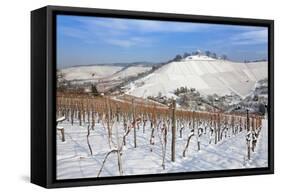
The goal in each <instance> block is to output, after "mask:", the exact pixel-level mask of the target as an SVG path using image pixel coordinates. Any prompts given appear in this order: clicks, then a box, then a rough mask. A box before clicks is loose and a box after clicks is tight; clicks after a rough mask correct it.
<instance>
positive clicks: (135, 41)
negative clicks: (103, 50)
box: [106, 37, 151, 48]
mask: <svg viewBox="0 0 281 194" xmlns="http://www.w3.org/2000/svg"><path fill="white" fill-rule="evenodd" d="M106 42H107V43H108V44H111V45H115V46H119V47H123V48H129V47H132V46H148V45H150V44H151V40H150V39H148V38H145V37H128V38H123V39H122V38H111V39H106Z"/></svg>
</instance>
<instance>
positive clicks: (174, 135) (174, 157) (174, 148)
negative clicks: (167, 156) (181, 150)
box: [171, 100, 176, 162]
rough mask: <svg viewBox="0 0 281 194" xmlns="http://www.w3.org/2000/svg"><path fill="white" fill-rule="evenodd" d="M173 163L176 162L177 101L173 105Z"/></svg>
mask: <svg viewBox="0 0 281 194" xmlns="http://www.w3.org/2000/svg"><path fill="white" fill-rule="evenodd" d="M171 153H172V154H171V156H172V162H175V161H176V101H175V100H173V103H172V150H171Z"/></svg>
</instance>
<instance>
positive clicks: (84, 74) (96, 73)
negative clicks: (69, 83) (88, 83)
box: [61, 65, 122, 80]
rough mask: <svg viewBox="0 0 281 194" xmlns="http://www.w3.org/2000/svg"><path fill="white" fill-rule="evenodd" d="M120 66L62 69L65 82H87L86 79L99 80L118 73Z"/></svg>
mask: <svg viewBox="0 0 281 194" xmlns="http://www.w3.org/2000/svg"><path fill="white" fill-rule="evenodd" d="M121 69H122V67H121V66H98V65H93V66H77V67H70V68H65V69H62V70H61V72H62V73H63V74H64V78H65V79H66V80H88V79H94V78H96V79H101V78H104V77H108V76H111V75H112V74H114V73H116V72H117V71H120V70H121Z"/></svg>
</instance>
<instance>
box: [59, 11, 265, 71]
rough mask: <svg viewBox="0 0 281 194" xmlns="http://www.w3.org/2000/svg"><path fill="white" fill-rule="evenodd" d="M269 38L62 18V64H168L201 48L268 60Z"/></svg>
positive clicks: (228, 30)
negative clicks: (140, 62) (144, 62)
mask: <svg viewBox="0 0 281 194" xmlns="http://www.w3.org/2000/svg"><path fill="white" fill-rule="evenodd" d="M267 36H268V31H267V28H265V27H250V26H234V25H217V24H199V23H186V22H184V23H183V22H167V21H150V20H135V19H116V18H102V17H86V16H66V15H58V16H57V64H58V67H68V66H74V65H87V64H98V63H118V62H138V61H148V62H165V61H167V60H170V59H172V58H173V57H174V56H175V55H176V54H183V53H184V52H189V53H190V52H192V51H196V50H201V51H205V50H210V51H211V52H216V53H217V55H222V54H226V55H227V56H228V58H229V59H231V60H233V61H244V60H257V59H267Z"/></svg>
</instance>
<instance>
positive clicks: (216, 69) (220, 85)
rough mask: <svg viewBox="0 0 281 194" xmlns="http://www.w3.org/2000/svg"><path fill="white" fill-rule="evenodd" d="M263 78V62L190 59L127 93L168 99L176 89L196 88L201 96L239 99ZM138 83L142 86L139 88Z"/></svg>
mask: <svg viewBox="0 0 281 194" xmlns="http://www.w3.org/2000/svg"><path fill="white" fill-rule="evenodd" d="M266 77H267V62H255V63H238V62H232V61H228V60H220V59H213V58H210V57H206V56H192V57H188V58H186V59H183V60H182V61H179V62H171V63H169V64H167V65H164V66H163V67H161V68H159V69H157V70H156V71H155V72H153V73H152V74H150V75H148V76H146V77H144V78H142V79H140V80H138V81H137V82H136V83H135V84H136V85H138V86H139V87H133V88H132V89H129V91H128V92H127V93H128V94H131V95H134V96H143V94H144V93H145V96H156V95H158V94H159V92H161V93H162V94H163V95H167V96H171V95H172V93H173V91H174V90H175V89H176V88H179V87H185V86H186V87H188V88H196V89H197V90H198V91H200V92H201V93H202V94H214V93H217V94H219V95H224V94H229V93H231V92H234V93H236V94H238V95H239V96H241V97H245V96H246V95H248V94H249V93H250V92H251V90H252V89H253V87H254V85H255V83H256V81H258V80H260V79H263V78H266ZM140 83H142V84H140Z"/></svg>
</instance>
